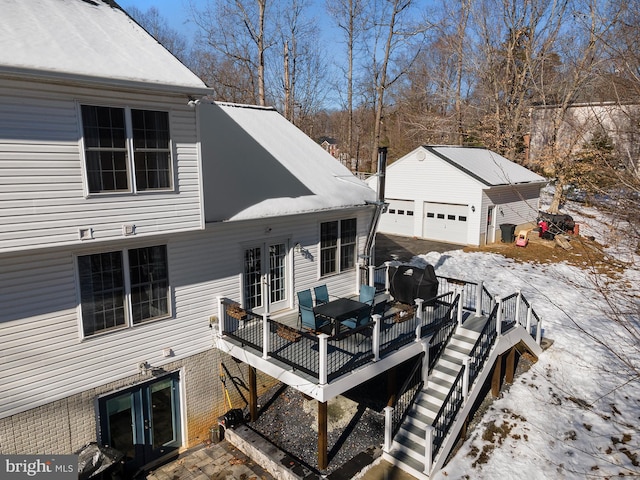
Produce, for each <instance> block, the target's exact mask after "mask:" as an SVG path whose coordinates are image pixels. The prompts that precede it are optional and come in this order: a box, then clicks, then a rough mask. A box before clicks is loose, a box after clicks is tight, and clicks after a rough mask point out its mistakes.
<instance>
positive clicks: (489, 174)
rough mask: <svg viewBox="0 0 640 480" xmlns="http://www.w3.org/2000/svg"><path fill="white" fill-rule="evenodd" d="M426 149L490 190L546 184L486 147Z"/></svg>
mask: <svg viewBox="0 0 640 480" xmlns="http://www.w3.org/2000/svg"><path fill="white" fill-rule="evenodd" d="M422 148H424V149H425V150H426V151H427V152H429V153H431V154H432V155H435V156H436V157H438V158H440V159H442V160H444V161H446V162H448V163H449V164H451V165H453V166H455V167H456V168H459V169H460V170H462V171H463V172H465V173H466V174H468V175H470V176H471V177H473V178H475V179H476V180H478V181H480V182H482V183H484V184H485V185H487V186H490V187H493V186H498V185H513V184H522V183H545V182H546V179H545V178H544V177H541V176H540V175H538V174H537V173H534V172H532V171H531V170H528V169H527V168H525V167H523V166H522V165H518V164H517V163H515V162H512V161H511V160H508V159H506V158H505V157H503V156H502V155H500V154H498V153H496V152H492V151H491V150H487V149H486V148H476V147H459V146H440V145H438V146H435V145H423V146H422Z"/></svg>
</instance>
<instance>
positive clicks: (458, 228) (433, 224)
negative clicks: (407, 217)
mask: <svg viewBox="0 0 640 480" xmlns="http://www.w3.org/2000/svg"><path fill="white" fill-rule="evenodd" d="M423 215H424V216H423V219H422V236H423V237H424V238H429V239H431V240H439V241H441V242H451V243H461V244H463V245H465V244H466V243H467V229H468V227H467V225H468V223H469V222H468V218H467V215H468V205H454V204H451V203H429V202H424V213H423Z"/></svg>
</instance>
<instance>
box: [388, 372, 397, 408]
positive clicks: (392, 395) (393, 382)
mask: <svg viewBox="0 0 640 480" xmlns="http://www.w3.org/2000/svg"><path fill="white" fill-rule="evenodd" d="M397 388H398V370H397V367H392V368H391V369H390V370H389V376H388V377H387V398H388V400H387V406H388V407H392V408H393V406H394V405H395V403H396V390H397Z"/></svg>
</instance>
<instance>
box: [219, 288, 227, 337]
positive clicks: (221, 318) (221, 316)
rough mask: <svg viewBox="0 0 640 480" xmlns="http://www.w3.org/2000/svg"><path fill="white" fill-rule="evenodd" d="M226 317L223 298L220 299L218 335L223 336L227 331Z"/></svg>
mask: <svg viewBox="0 0 640 480" xmlns="http://www.w3.org/2000/svg"><path fill="white" fill-rule="evenodd" d="M225 318H226V315H225V312H224V305H223V304H222V297H218V334H219V335H220V336H222V335H223V334H224V331H225V326H226V325H225V324H224V321H225Z"/></svg>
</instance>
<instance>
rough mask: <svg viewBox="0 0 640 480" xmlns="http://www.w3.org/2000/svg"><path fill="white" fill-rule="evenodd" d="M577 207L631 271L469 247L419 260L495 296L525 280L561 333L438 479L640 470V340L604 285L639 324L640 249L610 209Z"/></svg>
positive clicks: (636, 473) (554, 332)
mask: <svg viewBox="0 0 640 480" xmlns="http://www.w3.org/2000/svg"><path fill="white" fill-rule="evenodd" d="M574 209H575V210H574ZM569 213H570V214H571V215H573V217H574V219H575V220H576V221H577V222H579V223H580V233H581V235H583V236H591V235H592V236H594V237H595V238H596V240H597V241H598V242H600V243H601V244H603V245H607V247H606V251H607V253H608V254H609V255H610V256H612V257H615V258H619V259H620V260H623V261H625V262H629V264H628V268H627V269H626V271H625V272H623V273H622V274H621V275H619V276H617V277H616V278H613V279H612V278H609V277H608V276H605V275H601V274H600V275H597V274H592V273H591V272H589V271H588V270H584V269H581V268H578V267H574V266H570V265H567V264H564V263H557V264H534V263H518V262H516V261H514V260H511V259H507V258H504V257H502V256H500V255H496V254H490V253H464V252H462V251H452V252H446V253H442V254H440V253H435V252H433V253H429V254H427V255H422V256H419V257H415V258H414V259H413V261H412V262H413V263H415V264H421V263H422V262H428V263H430V264H432V265H433V266H434V267H435V269H436V272H437V273H438V274H439V275H443V276H450V277H456V278H464V279H467V280H483V281H484V282H485V285H486V286H487V288H488V289H489V291H491V292H492V293H493V294H494V295H501V296H506V295H508V294H511V293H513V292H514V291H515V290H516V289H521V290H522V292H523V294H524V296H525V297H526V298H527V299H528V300H529V302H531V304H532V306H533V308H534V309H535V311H536V312H537V313H538V315H540V317H541V318H542V322H543V332H544V336H545V337H547V338H550V339H551V340H553V345H552V346H551V347H550V348H549V349H547V350H546V351H545V352H544V353H543V354H542V355H541V357H540V359H539V361H538V362H537V363H535V364H534V365H533V366H532V367H531V369H530V370H528V371H527V372H525V373H524V374H522V375H520V376H519V377H516V379H515V381H514V384H513V385H512V386H510V388H509V389H508V391H507V392H506V393H505V394H503V395H502V396H501V398H498V399H497V400H496V401H495V402H494V403H493V404H492V406H491V407H490V409H489V411H488V412H487V413H486V414H485V415H484V417H483V418H482V421H481V423H480V424H479V425H478V426H477V427H476V428H475V429H474V430H473V431H472V432H470V434H469V437H468V439H467V441H466V442H465V443H464V445H463V446H462V447H461V449H460V450H459V451H458V453H457V454H456V455H455V457H454V458H453V459H452V460H451V461H450V463H449V464H448V465H447V466H446V467H445V468H444V469H443V470H442V471H440V472H438V473H437V474H436V475H435V476H434V477H435V478H437V479H439V480H442V479H452V478H454V479H458V478H469V479H501V480H506V479H516V478H517V479H527V480H530V479H556V478H562V479H565V478H568V479H574V478H575V479H584V478H593V479H596V478H598V479H602V478H612V477H618V476H627V477H635V478H640V381H639V379H638V378H637V377H633V376H632V375H631V374H632V372H633V369H634V367H635V371H636V372H637V371H638V370H640V345H638V344H637V342H636V341H635V339H634V337H633V336H632V335H630V334H629V333H628V331H627V330H626V329H625V328H624V325H622V324H620V323H617V322H614V321H613V320H612V315H611V314H610V313H609V312H610V306H609V305H608V303H607V301H606V298H605V296H604V295H603V294H602V293H601V292H600V291H599V288H596V287H603V288H604V289H605V290H606V292H608V293H611V295H612V298H614V307H615V308H616V309H619V310H620V311H625V310H626V311H628V312H629V314H628V315H624V316H623V318H624V319H625V321H629V322H635V323H634V326H633V331H634V332H636V333H637V332H638V330H639V329H640V326H639V325H638V322H639V321H640V319H639V318H638V312H639V310H640V308H639V307H638V304H639V303H640V258H639V257H638V256H636V255H634V253H633V251H634V250H635V245H628V244H626V243H625V239H624V236H620V237H618V236H617V234H616V232H619V231H620V230H618V229H617V228H612V224H611V221H610V219H608V218H607V216H606V215H605V214H602V213H600V212H598V211H597V210H595V209H590V208H585V207H583V206H581V205H578V204H575V205H572V206H570V207H569ZM617 227H620V226H617ZM618 238H620V241H618V240H617V239H618ZM625 362H627V365H625ZM628 365H631V368H629V366H628Z"/></svg>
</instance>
